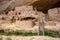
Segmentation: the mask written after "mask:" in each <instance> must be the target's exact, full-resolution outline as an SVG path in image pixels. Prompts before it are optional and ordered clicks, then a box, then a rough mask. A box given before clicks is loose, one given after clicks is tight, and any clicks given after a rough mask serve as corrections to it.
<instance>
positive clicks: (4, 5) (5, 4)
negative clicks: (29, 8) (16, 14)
mask: <svg viewBox="0 0 60 40" xmlns="http://www.w3.org/2000/svg"><path fill="white" fill-rule="evenodd" d="M35 1H37V0H1V1H0V2H1V3H0V13H1V12H3V11H4V10H6V9H7V10H12V9H14V8H15V7H17V6H22V5H29V4H31V3H33V2H35Z"/></svg>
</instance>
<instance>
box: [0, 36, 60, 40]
mask: <svg viewBox="0 0 60 40" xmlns="http://www.w3.org/2000/svg"><path fill="white" fill-rule="evenodd" d="M0 38H2V39H3V40H8V39H10V40H60V38H52V37H47V36H0Z"/></svg>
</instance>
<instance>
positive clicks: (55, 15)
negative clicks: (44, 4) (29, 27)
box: [48, 8, 60, 20]
mask: <svg viewBox="0 0 60 40" xmlns="http://www.w3.org/2000/svg"><path fill="white" fill-rule="evenodd" d="M59 10H60V9H59V8H53V9H49V10H48V14H49V18H50V20H60V18H59V16H60V11H59Z"/></svg>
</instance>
